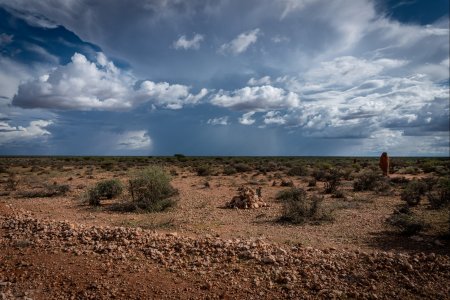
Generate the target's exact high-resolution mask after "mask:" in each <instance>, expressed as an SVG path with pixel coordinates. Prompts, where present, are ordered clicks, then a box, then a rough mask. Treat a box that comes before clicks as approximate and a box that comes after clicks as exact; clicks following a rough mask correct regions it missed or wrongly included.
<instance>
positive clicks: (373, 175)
mask: <svg viewBox="0 0 450 300" xmlns="http://www.w3.org/2000/svg"><path fill="white" fill-rule="evenodd" d="M381 179H382V176H381V175H380V174H379V173H378V172H376V171H372V170H369V171H365V172H363V173H362V174H360V175H359V176H358V177H357V178H356V179H355V181H354V182H353V190H354V191H355V192H360V191H372V190H374V189H375V187H376V186H377V185H378V182H379V181H380V180H381Z"/></svg>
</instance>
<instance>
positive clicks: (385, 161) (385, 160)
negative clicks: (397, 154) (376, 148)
mask: <svg viewBox="0 0 450 300" xmlns="http://www.w3.org/2000/svg"><path fill="white" fill-rule="evenodd" d="M379 165H380V168H381V171H383V175H384V176H389V157H388V155H387V153H386V152H383V153H382V154H381V156H380V164H379Z"/></svg>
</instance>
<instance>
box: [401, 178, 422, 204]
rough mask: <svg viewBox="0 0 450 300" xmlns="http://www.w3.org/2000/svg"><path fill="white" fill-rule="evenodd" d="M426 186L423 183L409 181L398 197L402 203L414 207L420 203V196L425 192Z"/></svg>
mask: <svg viewBox="0 0 450 300" xmlns="http://www.w3.org/2000/svg"><path fill="white" fill-rule="evenodd" d="M427 190H428V187H427V184H426V183H425V182H423V181H418V180H412V181H410V182H409V183H408V184H407V185H406V187H405V189H404V190H403V192H402V193H401V195H400V197H401V199H402V200H403V201H406V203H408V205H409V206H416V205H418V204H419V203H420V200H421V199H422V196H424V195H425V193H426V192H427Z"/></svg>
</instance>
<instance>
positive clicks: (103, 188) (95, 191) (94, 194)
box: [85, 179, 123, 206]
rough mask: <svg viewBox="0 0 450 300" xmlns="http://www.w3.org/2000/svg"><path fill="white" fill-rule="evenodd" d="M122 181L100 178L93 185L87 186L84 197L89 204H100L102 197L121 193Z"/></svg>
mask: <svg viewBox="0 0 450 300" xmlns="http://www.w3.org/2000/svg"><path fill="white" fill-rule="evenodd" d="M122 191H123V186H122V183H121V182H120V181H119V180H117V179H109V180H102V181H99V182H97V183H96V184H95V186H93V187H91V188H89V189H88V190H87V192H86V195H85V197H86V198H87V201H88V203H89V205H94V206H96V205H100V200H101V199H102V198H106V199H112V198H113V197H117V196H119V195H120V194H122Z"/></svg>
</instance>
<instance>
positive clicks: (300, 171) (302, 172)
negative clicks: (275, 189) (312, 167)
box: [286, 165, 308, 176]
mask: <svg viewBox="0 0 450 300" xmlns="http://www.w3.org/2000/svg"><path fill="white" fill-rule="evenodd" d="M286 174H287V175H288V176H307V175H308V169H307V168H306V167H305V166H302V165H299V166H295V167H293V168H290V169H289V170H288V171H287V173H286Z"/></svg>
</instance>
